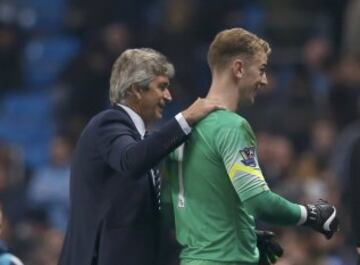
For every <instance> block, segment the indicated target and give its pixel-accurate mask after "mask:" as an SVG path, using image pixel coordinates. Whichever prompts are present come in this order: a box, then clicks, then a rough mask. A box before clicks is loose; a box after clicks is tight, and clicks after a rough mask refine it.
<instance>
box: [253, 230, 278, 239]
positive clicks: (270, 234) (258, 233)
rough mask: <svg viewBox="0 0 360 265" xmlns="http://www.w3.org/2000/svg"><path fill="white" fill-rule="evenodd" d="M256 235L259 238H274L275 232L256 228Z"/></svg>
mask: <svg viewBox="0 0 360 265" xmlns="http://www.w3.org/2000/svg"><path fill="white" fill-rule="evenodd" d="M256 236H257V238H258V240H265V239H271V238H273V237H274V236H275V234H274V233H273V232H271V231H262V230H256Z"/></svg>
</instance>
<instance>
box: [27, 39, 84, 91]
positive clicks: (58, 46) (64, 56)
mask: <svg viewBox="0 0 360 265" xmlns="http://www.w3.org/2000/svg"><path fill="white" fill-rule="evenodd" d="M79 47H80V43H79V41H78V39H76V38H73V37H62V36H59V37H46V38H38V39H33V40H31V41H30V42H29V43H28V44H27V45H26V47H25V51H24V53H25V54H24V61H23V70H24V77H25V82H26V83H27V84H28V85H30V86H32V87H39V88H41V87H44V86H47V85H51V84H52V83H53V82H54V81H55V80H56V79H57V78H58V77H59V74H60V73H61V72H62V71H63V70H64V67H65V66H66V65H67V64H68V63H69V61H70V60H71V59H72V58H73V57H74V56H75V55H76V54H77V52H78V50H79Z"/></svg>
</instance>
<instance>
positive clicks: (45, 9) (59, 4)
mask: <svg viewBox="0 0 360 265" xmlns="http://www.w3.org/2000/svg"><path fill="white" fill-rule="evenodd" d="M17 2H18V6H19V7H20V9H21V10H22V11H23V16H22V19H23V24H24V26H25V27H27V28H29V29H30V30H35V31H37V32H52V33H53V32H60V30H61V29H62V27H63V25H64V17H65V15H66V14H65V12H66V4H67V3H66V2H67V0H17Z"/></svg>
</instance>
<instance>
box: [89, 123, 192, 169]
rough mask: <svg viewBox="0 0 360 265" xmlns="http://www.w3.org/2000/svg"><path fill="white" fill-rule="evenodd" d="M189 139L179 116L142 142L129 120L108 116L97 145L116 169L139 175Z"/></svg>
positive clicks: (98, 134)
mask: <svg viewBox="0 0 360 265" xmlns="http://www.w3.org/2000/svg"><path fill="white" fill-rule="evenodd" d="M186 138H187V136H186V135H185V133H184V132H183V130H182V129H181V127H180V126H179V123H178V122H177V121H176V119H175V118H173V119H171V120H170V121H168V122H167V123H165V124H164V125H163V126H162V127H161V128H160V129H159V130H158V131H156V132H154V133H152V134H150V135H149V136H148V137H147V138H146V139H144V140H141V141H140V140H139V139H136V132H134V129H132V128H131V127H129V126H128V125H127V124H126V123H125V122H122V121H121V120H119V119H108V120H103V121H102V122H100V124H99V128H98V130H97V143H96V145H97V149H98V151H99V153H100V155H101V156H102V158H103V159H104V160H105V161H106V162H107V163H108V164H109V165H110V166H111V167H112V168H113V169H115V170H116V171H118V172H120V173H126V174H130V175H134V176H136V175H138V173H140V172H145V171H147V170H149V169H150V168H152V167H154V166H155V165H156V164H157V163H159V162H160V160H161V159H162V158H164V157H165V156H166V155H167V154H168V153H170V152H171V151H172V150H173V149H175V148H176V147H177V146H179V145H180V144H181V143H182V142H184V141H185V140H186Z"/></svg>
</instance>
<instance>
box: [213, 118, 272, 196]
mask: <svg viewBox="0 0 360 265" xmlns="http://www.w3.org/2000/svg"><path fill="white" fill-rule="evenodd" d="M215 145H216V146H217V151H218V152H219V154H220V156H221V158H222V160H223V163H224V165H225V168H226V171H227V173H228V176H229V178H230V180H231V182H232V184H233V186H234V188H235V190H236V192H237V194H238V196H239V198H240V200H241V201H245V200H247V199H249V198H251V197H253V196H255V195H258V194H260V193H261V192H264V191H267V190H269V187H268V185H267V183H266V182H265V179H264V176H263V174H262V171H261V169H260V166H259V163H258V158H257V152H256V139H255V136H254V133H253V132H252V129H251V127H250V125H249V124H248V123H247V122H246V121H245V120H244V121H242V122H241V123H240V124H239V125H238V126H236V127H235V126H234V128H228V129H222V130H219V133H218V134H217V137H216V141H215Z"/></svg>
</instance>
